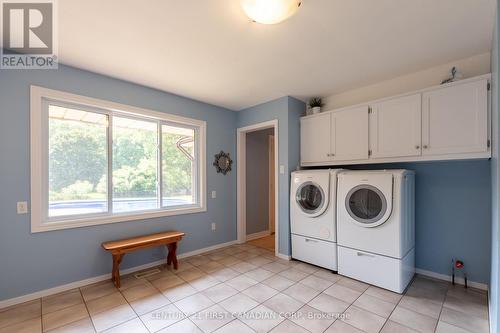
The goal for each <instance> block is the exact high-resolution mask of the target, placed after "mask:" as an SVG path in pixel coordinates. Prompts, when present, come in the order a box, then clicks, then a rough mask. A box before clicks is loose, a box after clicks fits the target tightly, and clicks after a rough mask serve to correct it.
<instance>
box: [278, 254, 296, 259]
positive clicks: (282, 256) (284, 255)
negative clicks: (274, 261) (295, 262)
mask: <svg viewBox="0 0 500 333" xmlns="http://www.w3.org/2000/svg"><path fill="white" fill-rule="evenodd" d="M276 257H278V258H280V259H283V260H292V256H287V255H286V254H281V253H278V254H276Z"/></svg>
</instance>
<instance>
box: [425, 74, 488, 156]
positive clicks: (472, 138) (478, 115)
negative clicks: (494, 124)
mask: <svg viewBox="0 0 500 333" xmlns="http://www.w3.org/2000/svg"><path fill="white" fill-rule="evenodd" d="M487 84H488V82H487V80H481V81H474V82H468V83H463V84H458V85H455V86H451V87H445V88H442V89H437V90H434V91H429V92H426V93H424V94H423V98H422V101H423V108H422V148H423V149H422V155H438V154H456V153H474V152H485V151H487V149H488V147H487V140H488V130H487V122H488V104H487V97H488V89H487Z"/></svg>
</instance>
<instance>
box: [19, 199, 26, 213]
mask: <svg viewBox="0 0 500 333" xmlns="http://www.w3.org/2000/svg"><path fill="white" fill-rule="evenodd" d="M17 213H18V214H27V213H28V203H27V202H26V201H18V202H17Z"/></svg>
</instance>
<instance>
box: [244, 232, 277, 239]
mask: <svg viewBox="0 0 500 333" xmlns="http://www.w3.org/2000/svg"><path fill="white" fill-rule="evenodd" d="M270 234H271V232H270V231H269V230H264V231H259V232H256V233H253V234H248V235H247V241H249V240H253V239H258V238H262V237H266V236H269V235H270Z"/></svg>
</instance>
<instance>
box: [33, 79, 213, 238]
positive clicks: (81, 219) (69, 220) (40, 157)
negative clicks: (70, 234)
mask: <svg viewBox="0 0 500 333" xmlns="http://www.w3.org/2000/svg"><path fill="white" fill-rule="evenodd" d="M50 101H53V103H54V104H56V105H62V106H64V105H65V106H70V107H71V106H73V107H76V108H77V109H80V110H83V111H89V112H94V113H102V114H106V115H107V116H108V128H107V162H108V169H107V173H108V184H107V185H108V193H107V200H108V212H105V213H89V214H81V215H69V216H64V217H51V218H50V219H49V217H48V213H49V211H48V203H49V201H48V193H49V192H48V171H49V170H48V148H49V145H48V129H49V123H48V119H49V118H48V108H47V107H46V106H47V105H48V103H49V102H50ZM113 115H115V116H122V117H127V118H138V119H139V120H151V121H154V122H156V123H157V128H158V133H159V136H158V141H159V143H158V144H159V146H158V150H157V159H158V164H157V165H159V166H160V170H159V172H158V179H157V183H158V185H157V188H158V193H157V196H158V198H159V200H160V202H159V204H160V205H159V208H157V209H151V210H143V211H133V212H125V213H112V212H111V206H109V203H110V201H112V189H113V187H112V186H113V184H112V181H110V180H112V163H113V161H112V158H113V156H112V119H113ZM164 124H165V125H168V124H170V125H175V126H179V127H185V128H190V129H194V133H195V157H197V158H196V163H195V169H196V182H194V184H193V187H194V188H195V198H196V199H197V202H196V203H195V204H193V205H187V206H174V207H172V208H165V207H164V206H163V189H162V187H163V186H162V185H163V184H162V170H161V165H162V164H161V163H162V156H161V151H162V150H161V134H160V132H161V126H162V125H164ZM197 136H198V138H197ZM30 157H31V163H30V164H31V232H32V233H36V232H44V231H51V230H60V229H69V228H78V227H86V226H93V225H100V224H109V223H116V222H127V221H135V220H145V219H151V218H157V217H165V216H175V215H184V214H192V213H200V212H205V211H206V210H207V206H206V122H205V121H203V120H198V119H192V118H187V117H182V116H177V115H172V114H168V113H164V112H159V111H153V110H148V109H143V108H139V107H135V106H130V105H125V104H120V103H115V102H111V101H106V100H101V99H96V98H91V97H86V96H81V95H76V94H72V93H67V92H63V91H58V90H52V89H47V88H43V87H39V86H34V85H32V86H31V87H30ZM110 191H111V192H110Z"/></svg>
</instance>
